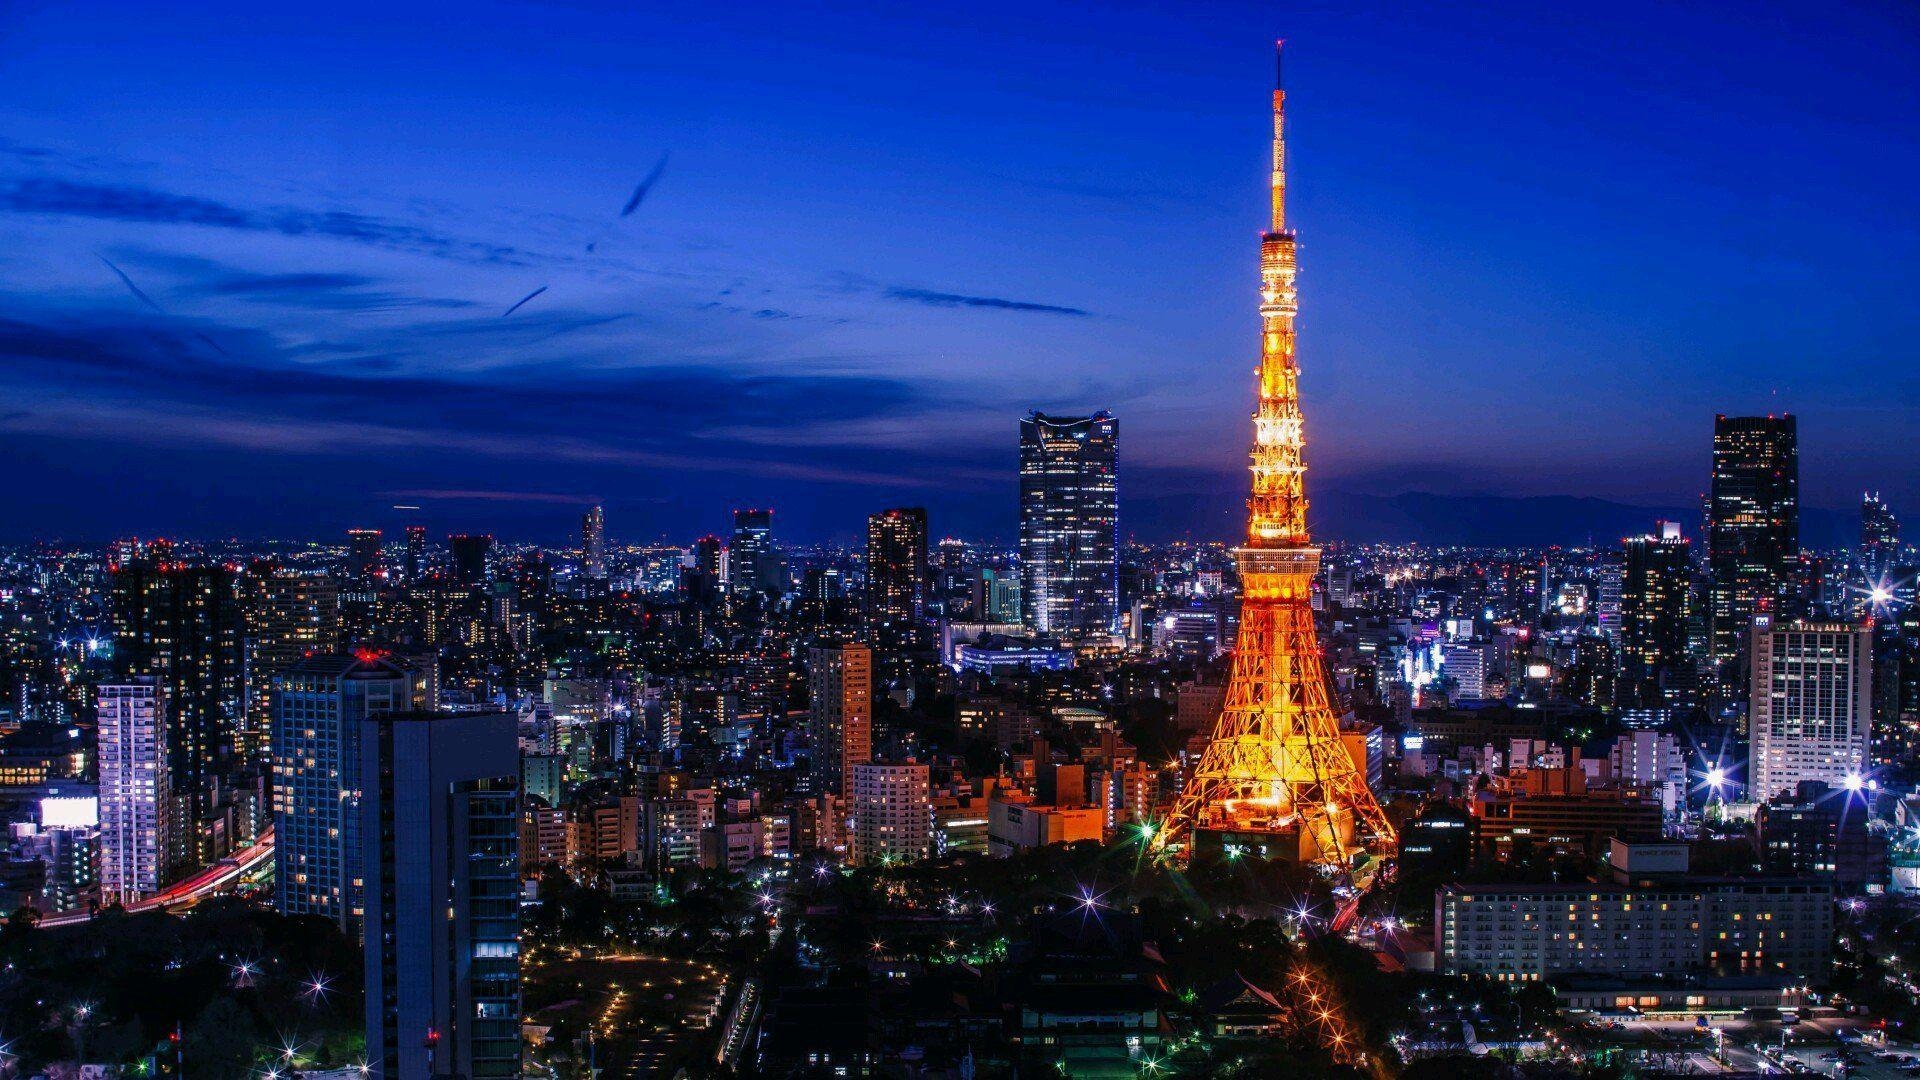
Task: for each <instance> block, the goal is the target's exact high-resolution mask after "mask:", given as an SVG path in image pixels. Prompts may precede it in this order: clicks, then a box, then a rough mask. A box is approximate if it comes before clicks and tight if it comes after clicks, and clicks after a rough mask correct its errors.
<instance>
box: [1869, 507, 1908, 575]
mask: <svg viewBox="0 0 1920 1080" xmlns="http://www.w3.org/2000/svg"><path fill="white" fill-rule="evenodd" d="M1899 561H1900V521H1899V519H1898V518H1896V517H1894V516H1893V508H1892V507H1890V506H1888V505H1887V504H1886V503H1884V502H1882V501H1881V500H1880V493H1879V492H1868V493H1867V494H1865V495H1862V496H1861V497H1860V568H1861V569H1862V570H1864V571H1866V574H1867V579H1868V581H1869V582H1873V583H1877V582H1878V581H1879V580H1880V579H1881V578H1884V577H1887V576H1888V575H1890V574H1891V573H1892V571H1893V567H1894V564H1895V563H1897V562H1899Z"/></svg>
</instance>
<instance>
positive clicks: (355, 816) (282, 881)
mask: <svg viewBox="0 0 1920 1080" xmlns="http://www.w3.org/2000/svg"><path fill="white" fill-rule="evenodd" d="M276 684H277V685H276V688H275V691H274V693H273V716H274V720H273V773H274V778H273V808H274V859H275V864H274V876H273V881H274V899H275V906H276V907H278V909H279V910H280V913H281V914H283V915H320V916H324V917H325V918H327V919H330V920H332V921H333V922H334V923H335V924H337V925H338V926H339V927H340V928H341V929H342V930H349V929H351V928H353V927H357V926H358V925H359V921H360V911H361V907H362V899H361V882H362V880H363V874H362V873H361V870H360V854H361V853H360V848H361V838H360V816H359V815H360V797H361V784H360V765H361V761H360V736H361V734H362V725H363V723H364V722H365V721H366V719H367V718H368V717H369V716H374V715H378V714H380V713H396V712H398V713H405V712H414V711H417V710H420V709H424V708H426V707H427V703H428V701H429V695H428V694H427V688H426V682H425V677H424V675H423V674H422V672H420V671H419V670H417V669H413V668H408V667H404V666H402V665H400V664H397V663H395V662H393V661H391V660H388V659H384V658H380V657H375V656H366V657H355V656H342V655H339V654H337V653H335V654H322V655H314V656H309V657H305V658H302V659H300V660H298V661H296V662H295V663H293V664H291V665H289V666H288V668H287V670H285V671H283V672H281V673H280V675H279V677H278V679H277V680H276Z"/></svg>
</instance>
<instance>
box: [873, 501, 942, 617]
mask: <svg viewBox="0 0 1920 1080" xmlns="http://www.w3.org/2000/svg"><path fill="white" fill-rule="evenodd" d="M927 580H928V567H927V512H926V511H925V510H923V509H921V508H920V507H917V506H914V507H904V508H900V509H894V510H882V511H880V512H879V513H877V514H874V515H872V516H871V517H869V518H867V624H868V626H869V627H871V628H872V631H873V635H874V637H875V640H877V641H883V642H886V643H889V644H893V645H896V646H898V645H905V644H910V643H912V642H913V641H915V640H917V639H918V638H919V636H920V634H921V626H922V624H923V623H924V622H925V621H926V615H927Z"/></svg>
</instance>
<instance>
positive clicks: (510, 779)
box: [360, 713, 520, 1080]
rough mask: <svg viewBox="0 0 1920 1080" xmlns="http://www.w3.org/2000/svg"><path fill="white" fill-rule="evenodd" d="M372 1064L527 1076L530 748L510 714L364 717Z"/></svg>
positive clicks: (436, 1073)
mask: <svg viewBox="0 0 1920 1080" xmlns="http://www.w3.org/2000/svg"><path fill="white" fill-rule="evenodd" d="M360 756H361V766H360V769H361V772H360V774H361V776H362V778H363V788H364V790H363V793H362V797H361V805H360V814H361V825H360V829H361V833H360V839H361V865H362V867H363V868H364V870H365V874H366V889H365V899H366V915H365V919H364V922H363V926H364V937H365V943H366V1010H367V1064H368V1066H369V1067H370V1070H371V1074H372V1075H373V1076H377V1077H382V1078H384V1080H410V1078H413V1077H421V1078H428V1077H443V1076H461V1077H467V1078H469V1080H481V1078H483V1077H487V1078H491V1077H517V1076H519V1075H520V943H519V933H520V903H519V889H520V868H519V847H520V792H519V779H520V746H519V741H518V738H517V736H516V734H515V717H514V714H513V713H463V714H458V715H450V714H435V713H382V714H374V715H370V716H368V717H367V718H365V719H364V720H363V721H362V722H361V732H360Z"/></svg>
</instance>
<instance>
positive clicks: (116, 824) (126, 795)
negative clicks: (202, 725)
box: [99, 676, 174, 904]
mask: <svg viewBox="0 0 1920 1080" xmlns="http://www.w3.org/2000/svg"><path fill="white" fill-rule="evenodd" d="M99 706H100V708H99V740H100V742H99V762H100V892H101V896H102V897H103V898H104V899H105V900H106V901H107V902H108V903H121V904H126V903H132V902H133V901H135V900H139V899H141V898H142V897H146V896H151V895H153V894H154V893H156V892H159V891H160V887H161V886H163V885H165V884H167V882H168V881H169V880H171V875H170V874H169V870H168V868H169V866H170V864H171V861H172V854H171V853H172V851H173V849H174V843H173V836H172V832H173V815H172V813H171V812H170V802H171V796H170V785H169V783H168V776H167V723H166V716H167V691H166V686H165V685H164V684H163V683H162V682H161V681H160V680H159V679H156V678H153V677H151V676H136V677H134V678H132V679H129V680H127V681H126V682H121V683H109V684H106V685H103V686H101V687H100V697H99Z"/></svg>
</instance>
